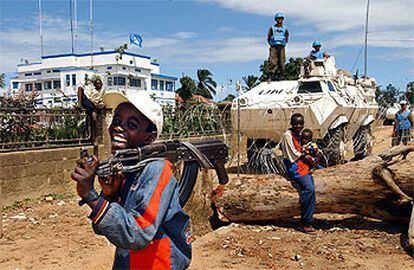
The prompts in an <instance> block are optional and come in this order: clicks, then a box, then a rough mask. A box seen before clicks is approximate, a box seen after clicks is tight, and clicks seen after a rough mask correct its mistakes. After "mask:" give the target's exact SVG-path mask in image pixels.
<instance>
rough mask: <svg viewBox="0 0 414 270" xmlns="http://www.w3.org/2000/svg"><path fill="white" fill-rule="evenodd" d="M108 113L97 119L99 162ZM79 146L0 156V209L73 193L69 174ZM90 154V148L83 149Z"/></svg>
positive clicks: (105, 146) (106, 142)
mask: <svg viewBox="0 0 414 270" xmlns="http://www.w3.org/2000/svg"><path fill="white" fill-rule="evenodd" d="M106 117H107V118H109V117H110V116H109V114H108V112H104V113H103V114H102V115H100V116H99V119H98V132H97V133H98V134H97V143H96V145H97V146H96V148H95V149H96V150H98V156H99V158H100V159H107V158H108V156H109V152H110V149H109V136H108V132H107V126H108V123H109V121H107V120H106V121H105V120H104V119H105V118H106ZM81 147H82V146H77V147H61V148H54V149H41V150H25V151H16V152H9V153H0V190H1V193H0V205H1V204H2V205H3V206H4V205H8V204H11V203H13V202H14V201H20V200H23V199H26V198H36V197H39V196H42V195H46V194H53V193H61V192H64V191H67V190H68V189H71V190H75V185H74V183H73V181H72V180H71V178H70V174H71V173H72V172H73V170H74V168H75V161H76V160H77V159H78V158H79V151H80V149H81ZM86 147H87V149H88V153H89V154H92V153H94V147H93V146H92V145H89V146H86Z"/></svg>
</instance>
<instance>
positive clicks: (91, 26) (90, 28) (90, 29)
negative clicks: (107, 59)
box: [89, 0, 93, 69]
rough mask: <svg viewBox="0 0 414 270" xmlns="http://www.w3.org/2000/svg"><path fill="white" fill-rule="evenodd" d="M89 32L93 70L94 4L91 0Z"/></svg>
mask: <svg viewBox="0 0 414 270" xmlns="http://www.w3.org/2000/svg"><path fill="white" fill-rule="evenodd" d="M89 31H90V35H91V69H93V4H92V0H89Z"/></svg>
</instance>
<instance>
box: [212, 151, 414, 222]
mask: <svg viewBox="0 0 414 270" xmlns="http://www.w3.org/2000/svg"><path fill="white" fill-rule="evenodd" d="M412 151H414V146H405V147H396V148H393V149H390V150H389V151H388V152H386V153H384V154H382V155H379V156H371V157H368V158H366V159H364V160H361V161H357V162H351V163H347V164H343V165H338V166H335V167H331V168H326V169H323V170H318V171H316V172H315V173H314V175H313V176H314V180H315V187H316V213H323V212H332V213H353V214H360V215H363V216H368V217H373V218H378V219H381V220H386V221H401V222H406V223H407V224H408V221H409V219H410V214H411V209H412V204H411V203H407V199H410V197H411V198H412V196H413V187H414V153H411V154H409V155H407V154H408V153H409V152H412ZM401 156H402V157H403V158H399V157H401ZM393 158H394V160H393ZM396 189H397V190H396ZM213 201H214V204H215V206H216V208H217V211H218V213H219V217H220V219H221V220H222V221H235V222H246V221H259V220H274V219H281V218H289V217H293V216H297V215H299V214H300V212H299V195H298V192H297V190H296V189H295V188H294V187H293V186H292V183H291V182H290V181H287V180H286V179H284V178H283V177H281V176H279V175H246V174H245V175H242V176H240V177H239V178H237V176H236V175H230V182H229V184H228V185H227V186H226V187H225V189H224V192H223V193H222V195H221V196H217V197H215V198H214V199H213ZM401 202H404V203H401Z"/></svg>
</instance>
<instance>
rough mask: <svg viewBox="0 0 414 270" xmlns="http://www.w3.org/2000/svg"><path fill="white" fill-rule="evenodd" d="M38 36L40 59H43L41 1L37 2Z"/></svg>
mask: <svg viewBox="0 0 414 270" xmlns="http://www.w3.org/2000/svg"><path fill="white" fill-rule="evenodd" d="M39 35H40V57H43V19H42V0H39Z"/></svg>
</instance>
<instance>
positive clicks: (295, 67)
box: [260, 57, 303, 82]
mask: <svg viewBox="0 0 414 270" xmlns="http://www.w3.org/2000/svg"><path fill="white" fill-rule="evenodd" d="M302 64H303V59H302V58H300V57H297V58H293V57H291V58H289V61H288V62H287V63H286V64H285V80H297V79H298V78H299V75H300V67H301V66H302ZM268 67H269V62H268V61H267V60H265V61H264V62H263V64H261V65H260V72H261V73H262V75H261V76H260V81H262V82H264V81H267V80H268V78H269V72H268V70H269V68H268ZM276 77H277V78H276V79H277V80H280V74H277V75H276Z"/></svg>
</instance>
